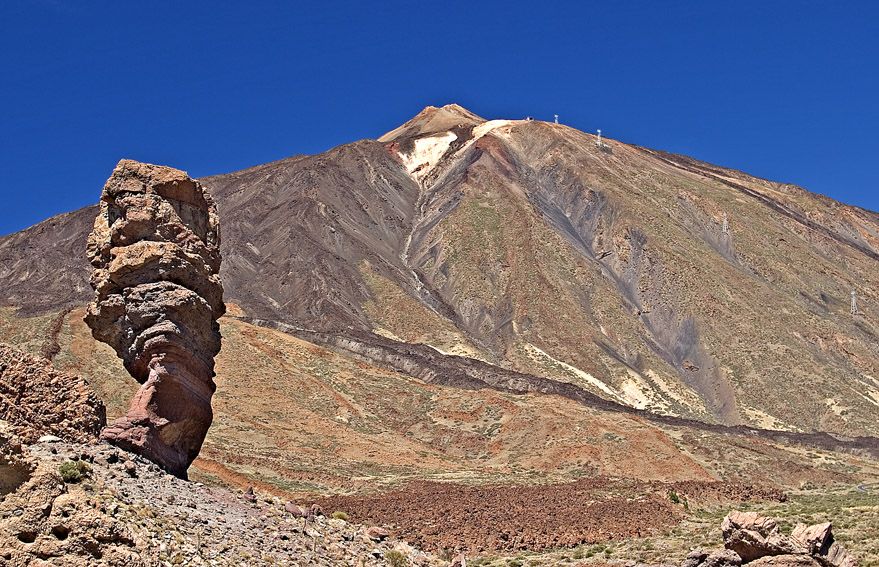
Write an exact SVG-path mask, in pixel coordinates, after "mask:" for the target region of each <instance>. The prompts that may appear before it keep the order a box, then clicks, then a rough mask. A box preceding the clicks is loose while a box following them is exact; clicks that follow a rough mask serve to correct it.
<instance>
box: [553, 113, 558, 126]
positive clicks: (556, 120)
mask: <svg viewBox="0 0 879 567" xmlns="http://www.w3.org/2000/svg"><path fill="white" fill-rule="evenodd" d="M553 116H555V123H556V124H558V123H559V115H558V114H553Z"/></svg>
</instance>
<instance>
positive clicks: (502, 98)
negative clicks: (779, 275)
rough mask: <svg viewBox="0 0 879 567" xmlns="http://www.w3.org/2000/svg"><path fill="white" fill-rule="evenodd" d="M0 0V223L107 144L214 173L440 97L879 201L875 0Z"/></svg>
mask: <svg viewBox="0 0 879 567" xmlns="http://www.w3.org/2000/svg"><path fill="white" fill-rule="evenodd" d="M0 4H2V5H0V112H2V115H0V116H2V118H0V125H2V130H0V134H2V136H0V193H2V194H0V197H2V201H0V202H2V208H0V211H2V214H0V234H5V233H8V232H12V231H14V230H17V229H20V228H23V227H25V226H28V225H31V224H33V223H35V222H37V221H39V220H42V219H44V218H47V217H49V216H51V215H53V214H56V213H59V212H63V211H67V210H72V209H75V208H78V207H81V206H84V205H87V204H89V203H92V202H95V201H96V200H97V198H98V195H99V192H100V188H101V186H102V184H103V182H104V181H105V180H106V178H107V177H108V175H109V173H110V171H111V169H112V167H113V165H114V164H115V163H116V161H117V160H118V159H119V158H121V157H130V158H134V159H138V160H142V161H149V162H153V163H161V164H168V165H173V166H175V167H179V168H181V169H185V170H187V171H188V172H189V173H190V174H191V175H194V176H204V175H209V174H214V173H223V172H228V171H232V170H236V169H240V168H244V167H247V166H250V165H255V164H259V163H264V162H267V161H270V160H274V159H279V158H282V157H285V156H289V155H293V154H298V153H316V152H321V151H324V150H326V149H328V148H330V147H333V146H336V145H339V144H342V143H346V142H349V141H353V140H357V139H360V138H369V137H376V136H378V135H380V134H382V133H383V132H385V131H387V130H390V129H391V128H393V127H395V126H397V125H398V124H400V123H402V122H403V121H405V120H407V119H408V118H410V117H411V116H412V115H414V114H415V113H416V112H418V111H419V110H420V109H421V108H422V107H424V106H426V105H428V104H433V105H442V104H446V103H449V102H458V103H459V104H462V105H463V106H465V107H468V108H469V109H471V110H473V111H474V112H476V113H478V114H480V115H482V116H485V117H487V118H501V117H522V116H525V115H532V116H535V117H537V118H544V119H551V117H552V114H553V113H558V114H559V115H560V116H561V120H562V122H564V123H567V124H569V125H572V126H575V127H577V128H581V129H583V130H588V131H594V130H595V128H602V130H603V131H604V132H605V134H606V135H608V136H610V137H612V138H616V139H620V140H623V141H627V142H632V143H637V144H641V145H645V146H649V147H653V148H659V149H664V150H669V151H673V152H681V153H685V154H689V155H692V156H695V157H697V158H700V159H704V160H707V161H710V162H714V163H718V164H722V165H726V166H731V167H735V168H739V169H743V170H745V171H748V172H750V173H753V174H756V175H759V176H762V177H767V178H770V179H773V180H779V181H787V182H792V183H797V184H800V185H802V186H804V187H806V188H808V189H810V190H813V191H816V192H820V193H824V194H827V195H830V196H832V197H834V198H837V199H840V200H842V201H846V202H849V203H853V204H857V205H860V206H863V207H866V208H870V209H873V210H877V209H879V196H877V187H879V182H877V165H879V141H877V140H879V132H877V130H879V128H877V127H879V88H877V87H879V2H831V1H828V2H821V3H819V2H809V1H799V2H780V1H772V2H766V1H759V2H749V1H737V2H666V1H649V2H615V1H608V0H603V1H600V2H585V1H584V2H570V3H555V2H540V3H533V2H517V1H513V0H507V1H504V2H491V1H482V2H473V1H468V2H449V1H434V2H412V1H408V2H351V3H334V2H312V3H304V2H302V3H297V2H290V1H287V2H282V1H280V0H279V1H278V2H260V1H248V2H243V1H242V2H223V1H216V2H204V3H199V2H182V1H178V2H161V1H152V2H128V1H122V2H120V1H118V0H117V1H113V2H99V1H85V0H3V1H2V3H0Z"/></svg>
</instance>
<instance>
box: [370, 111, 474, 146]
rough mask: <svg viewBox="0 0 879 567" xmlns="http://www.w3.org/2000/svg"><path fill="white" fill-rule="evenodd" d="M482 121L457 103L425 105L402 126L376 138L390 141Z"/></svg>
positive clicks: (381, 140)
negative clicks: (439, 105) (437, 105)
mask: <svg viewBox="0 0 879 567" xmlns="http://www.w3.org/2000/svg"><path fill="white" fill-rule="evenodd" d="M483 122H485V119H484V118H482V117H481V116H478V115H476V114H474V113H472V112H470V111H469V110H467V109H466V108H464V107H463V106H461V105H459V104H454V103H452V104H447V105H445V106H441V107H436V106H426V107H424V109H423V110H422V111H421V112H419V113H418V114H416V115H415V116H414V117H413V118H411V119H410V120H409V121H407V122H406V123H404V124H403V125H402V126H399V127H397V128H395V129H393V130H391V131H390V132H388V133H387V134H385V135H383V136H381V137H380V138H379V139H378V140H379V142H391V141H394V140H398V139H400V138H409V137H414V136H421V135H425V134H434V133H436V132H443V131H446V130H450V129H452V128H454V127H455V126H461V125H467V126H475V125H477V124H482V123H483Z"/></svg>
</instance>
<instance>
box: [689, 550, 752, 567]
mask: <svg viewBox="0 0 879 567" xmlns="http://www.w3.org/2000/svg"><path fill="white" fill-rule="evenodd" d="M741 564H742V558H741V557H739V555H738V554H737V553H736V552H735V551H733V550H731V549H721V550H717V551H707V550H705V549H694V550H693V551H691V552H690V553H689V554H688V555H687V558H686V559H684V561H683V562H682V563H681V567H739V566H740V565H741Z"/></svg>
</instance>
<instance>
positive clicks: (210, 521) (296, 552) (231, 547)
mask: <svg viewBox="0 0 879 567" xmlns="http://www.w3.org/2000/svg"><path fill="white" fill-rule="evenodd" d="M0 428H2V429H0V446H2V447H3V448H4V450H3V452H2V453H0V472H2V473H3V476H4V478H10V477H11V476H12V473H13V471H14V473H15V474H14V476H15V478H16V482H14V483H10V484H11V485H4V486H2V487H0V488H2V492H0V498H2V500H0V566H3V567H6V566H9V567H18V566H25V565H27V566H38V565H61V566H68V565H69V566H80V565H107V566H110V565H113V566H116V565H118V566H123V565H124V566H133V567H137V566H144V567H146V566H153V565H352V566H368V565H376V566H377V565H388V564H394V563H392V562H393V561H399V562H405V563H397V564H400V565H402V564H405V565H412V566H416V565H420V566H425V567H426V566H432V565H446V564H447V563H448V562H443V561H440V560H439V559H437V558H436V557H435V556H432V555H429V554H427V553H424V552H421V551H419V550H417V549H415V548H413V547H411V546H410V545H408V544H406V543H403V542H400V541H397V540H395V539H393V538H390V537H389V536H388V532H387V531H386V530H385V529H383V528H381V527H378V526H363V525H356V524H352V523H349V522H347V521H345V520H343V519H337V518H332V517H329V516H326V515H324V514H323V512H322V511H320V510H319V509H311V508H310V507H305V506H303V507H301V508H300V507H299V506H297V505H292V504H290V503H285V502H282V501H281V500H278V499H277V498H263V497H259V496H257V495H254V494H253V493H252V492H249V493H248V492H245V493H240V492H239V493H233V492H230V491H228V490H225V489H222V488H214V487H209V486H204V485H201V484H198V483H191V482H187V481H184V480H181V479H179V478H176V477H174V476H172V475H169V474H167V473H165V472H164V471H162V470H160V469H159V467H158V466H156V465H155V464H153V463H150V462H149V461H147V460H146V459H143V458H141V457H138V456H136V455H133V454H130V453H126V452H124V451H122V450H120V449H118V448H116V447H112V446H109V445H105V444H99V445H84V444H74V443H65V442H61V441H58V440H57V438H56V437H54V436H45V437H44V438H43V440H42V441H41V442H38V443H35V444H33V445H29V446H23V445H22V444H21V443H20V441H19V440H17V438H16V437H15V436H14V435H13V434H11V433H10V432H9V428H8V426H7V425H6V424H4V423H3V422H0ZM303 504H304V503H303Z"/></svg>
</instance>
